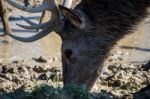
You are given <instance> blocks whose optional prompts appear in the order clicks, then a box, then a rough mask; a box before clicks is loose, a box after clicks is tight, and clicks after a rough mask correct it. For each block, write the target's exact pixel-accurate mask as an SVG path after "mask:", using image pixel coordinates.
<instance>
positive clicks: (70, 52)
mask: <svg viewBox="0 0 150 99" xmlns="http://www.w3.org/2000/svg"><path fill="white" fill-rule="evenodd" d="M72 54H73V52H72V50H71V49H66V50H65V56H66V57H67V58H68V59H70V58H71V56H72Z"/></svg>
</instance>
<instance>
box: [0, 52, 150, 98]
mask: <svg viewBox="0 0 150 99" xmlns="http://www.w3.org/2000/svg"><path fill="white" fill-rule="evenodd" d="M123 57H124V53H122V52H120V51H114V52H113V54H111V56H110V57H109V58H108V60H107V62H106V64H107V66H105V69H104V71H103V74H102V75H101V77H100V78H99V79H98V81H97V83H96V85H95V87H94V88H93V90H92V91H91V93H92V94H94V93H96V94H94V95H95V98H85V99H100V97H101V96H100V95H102V93H105V95H104V96H105V99H132V98H134V99H149V98H150V86H148V85H149V84H150V71H149V70H146V69H145V68H143V67H144V64H140V65H139V64H126V63H123V62H122V61H123ZM48 61H49V59H48V58H46V57H44V58H43V57H39V58H33V59H29V60H16V61H13V62H12V63H9V64H2V63H1V64H0V99H22V98H23V99H28V98H25V97H26V95H27V94H26V93H30V92H31V91H32V90H33V89H34V87H35V86H39V85H42V84H47V85H49V86H53V87H54V88H58V87H60V88H61V87H62V86H63V83H62V69H61V66H50V65H49V64H48ZM33 62H37V63H38V64H39V65H33V64H32V63H33ZM144 87H146V88H145V89H143V88H144ZM141 89H142V90H141ZM104 96H103V97H104ZM20 97H21V98H20ZM98 97H99V98H98ZM110 97H111V98H110ZM35 99H36V98H35ZM40 99H45V98H40ZM50 99H51V98H50ZM56 99H61V98H56ZM74 99H75V98H74ZM78 99H82V98H78ZM101 99H103V98H101Z"/></svg>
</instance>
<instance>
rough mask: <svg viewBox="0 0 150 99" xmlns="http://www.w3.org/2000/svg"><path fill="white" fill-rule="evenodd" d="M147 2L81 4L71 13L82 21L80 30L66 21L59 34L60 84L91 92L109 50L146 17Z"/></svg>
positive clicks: (98, 0) (89, 0) (109, 0)
mask: <svg viewBox="0 0 150 99" xmlns="http://www.w3.org/2000/svg"><path fill="white" fill-rule="evenodd" d="M148 7H150V0H82V1H81V3H80V4H79V5H77V7H75V9H73V11H75V12H78V14H79V16H82V17H83V18H84V20H85V23H86V27H85V28H84V29H83V30H80V29H78V28H77V27H75V26H74V25H72V24H71V23H70V22H69V21H68V20H67V19H66V24H65V27H64V28H63V29H62V31H60V33H59V34H60V36H61V37H62V41H63V44H62V62H63V77H64V84H70V83H73V84H79V85H86V86H87V88H88V89H91V88H92V87H93V85H94V83H95V81H96V80H97V78H98V77H99V76H100V74H101V71H102V69H103V62H104V60H105V57H106V56H107V53H108V52H109V50H110V49H111V48H112V47H113V46H114V45H115V43H116V42H117V41H118V40H119V39H121V38H122V37H124V36H125V35H127V34H129V33H132V31H133V30H134V29H135V28H136V25H137V24H138V23H139V22H141V21H142V20H143V19H144V18H146V16H147V15H148V12H147V9H148Z"/></svg>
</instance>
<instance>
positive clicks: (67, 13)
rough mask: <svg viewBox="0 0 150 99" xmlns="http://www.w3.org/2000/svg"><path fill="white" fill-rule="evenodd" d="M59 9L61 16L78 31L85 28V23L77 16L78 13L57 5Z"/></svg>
mask: <svg viewBox="0 0 150 99" xmlns="http://www.w3.org/2000/svg"><path fill="white" fill-rule="evenodd" d="M59 9H60V12H61V14H62V15H63V16H64V17H65V18H66V19H67V20H69V21H70V22H71V24H73V25H74V26H76V27H77V28H80V29H84V28H85V21H84V19H83V17H81V16H80V15H79V13H77V12H75V11H73V10H72V9H68V8H66V7H63V6H61V5H59Z"/></svg>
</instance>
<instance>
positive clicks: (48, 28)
mask: <svg viewBox="0 0 150 99" xmlns="http://www.w3.org/2000/svg"><path fill="white" fill-rule="evenodd" d="M7 2H8V3H9V4H11V5H12V6H15V7H16V8H18V9H21V10H23V11H27V12H31V13H38V12H43V11H45V10H48V11H50V12H51V18H50V20H49V21H48V22H45V23H42V24H36V23H34V22H32V21H30V20H28V19H27V18H25V17H23V16H21V17H22V18H23V19H24V20H25V21H26V22H27V23H29V24H30V25H31V26H25V25H20V24H17V25H18V26H20V27H22V28H25V29H43V30H42V31H40V32H39V33H37V34H35V35H34V36H32V37H28V38H24V37H18V36H15V35H13V34H8V35H9V36H10V37H12V38H14V39H16V40H19V41H22V42H33V41H36V40H39V39H41V38H42V37H44V36H46V35H48V34H49V33H50V32H52V31H58V30H59V29H61V27H62V25H63V21H62V18H61V14H60V11H59V8H58V6H57V4H56V2H55V0H45V1H44V2H43V4H42V5H40V6H39V7H36V8H28V7H25V6H21V5H19V4H17V3H15V2H14V1H11V0H7ZM71 3H72V0H64V1H63V6H66V7H70V6H71Z"/></svg>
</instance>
